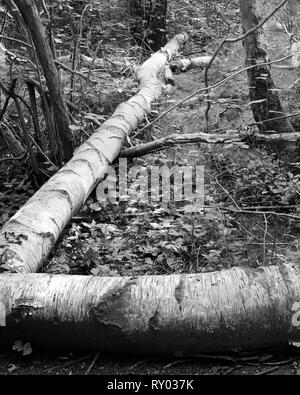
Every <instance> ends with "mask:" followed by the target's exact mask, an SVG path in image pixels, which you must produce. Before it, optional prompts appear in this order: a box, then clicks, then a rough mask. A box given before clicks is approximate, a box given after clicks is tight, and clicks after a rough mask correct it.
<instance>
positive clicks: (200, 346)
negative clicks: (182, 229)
mask: <svg viewBox="0 0 300 395" xmlns="http://www.w3.org/2000/svg"><path fill="white" fill-rule="evenodd" d="M299 275H300V267H299V264H298V263H297V264H293V263H289V264H283V265H281V266H269V267H263V268H259V269H253V268H232V269H229V270H224V271H220V272H214V273H205V274H192V275H185V274H182V275H170V276H141V277H132V278H128V277H127V278H126V277H109V278H105V277H93V276H77V275H74V276H68V275H55V276H53V275H48V274H26V273H25V274H22V273H17V274H10V273H6V274H2V275H0V289H1V293H0V346H1V347H3V346H11V345H12V344H13V342H14V341H15V340H22V341H23V342H24V343H25V342H30V343H31V345H32V346H33V348H36V347H51V349H53V348H56V349H58V348H63V349H68V350H72V351H74V350H78V349H81V350H85V351H86V350H88V349H91V350H95V351H96V350H97V351H98V350H99V351H109V352H126V353H135V354H137V353H139V354H142V353H143V354H150V355H151V354H152V355H155V354H173V355H174V354H175V355H182V354H197V353H205V352H210V353H212V352H229V351H240V350H244V351H245V350H251V349H260V348H266V347H275V346H276V347H277V346H280V347H281V346H287V345H288V344H289V342H290V343H293V342H297V341H298V339H299V334H300V332H299V328H300V321H299V319H298V318H299V315H300V314H299V310H300V303H299V301H300V282H299Z"/></svg>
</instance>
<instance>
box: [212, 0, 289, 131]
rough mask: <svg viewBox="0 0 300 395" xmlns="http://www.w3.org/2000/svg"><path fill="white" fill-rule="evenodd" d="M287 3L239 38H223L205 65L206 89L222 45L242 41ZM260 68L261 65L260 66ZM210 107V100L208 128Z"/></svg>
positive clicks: (279, 6) (285, 0) (282, 4)
mask: <svg viewBox="0 0 300 395" xmlns="http://www.w3.org/2000/svg"><path fill="white" fill-rule="evenodd" d="M287 2H288V0H284V1H282V2H281V3H280V4H279V5H278V6H277V7H276V8H274V10H273V11H272V12H271V13H270V14H269V15H267V16H266V18H264V19H263V20H262V21H261V22H260V23H259V24H258V25H256V26H255V27H253V28H252V29H250V30H248V31H247V32H246V33H244V34H242V35H241V36H239V37H233V38H225V39H224V40H223V41H222V42H221V43H220V44H219V46H218V48H217V49H216V51H215V52H214V54H213V55H212V57H211V60H210V61H209V63H208V64H207V66H206V67H205V72H204V83H205V86H206V88H208V72H209V69H210V67H211V65H212V64H213V62H214V60H215V59H216V57H217V55H218V54H219V52H220V51H221V49H222V48H223V45H224V44H226V43H236V42H238V41H242V40H244V39H245V38H246V37H248V36H249V35H250V34H253V33H254V32H256V31H257V30H258V29H260V28H261V27H262V26H263V25H264V24H265V23H266V22H267V21H268V20H269V19H270V18H271V17H272V16H273V15H274V14H275V13H276V12H277V11H278V10H279V9H280V8H282V7H283V6H284V5H285V4H286V3H287ZM260 66H262V65H260ZM208 93H209V90H207V91H206V94H208ZM210 107H211V103H210V100H208V101H207V109H206V112H205V118H206V124H207V127H208V114H209V110H210Z"/></svg>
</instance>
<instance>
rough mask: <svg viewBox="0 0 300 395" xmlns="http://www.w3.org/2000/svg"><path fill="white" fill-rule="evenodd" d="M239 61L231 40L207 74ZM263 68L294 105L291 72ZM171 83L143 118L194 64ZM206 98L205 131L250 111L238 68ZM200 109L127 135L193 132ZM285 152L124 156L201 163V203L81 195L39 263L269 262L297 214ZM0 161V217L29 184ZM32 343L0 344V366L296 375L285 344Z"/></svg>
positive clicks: (195, 75)
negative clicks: (173, 347)
mask: <svg viewBox="0 0 300 395" xmlns="http://www.w3.org/2000/svg"><path fill="white" fill-rule="evenodd" d="M243 64H244V59H243V53H242V51H241V50H240V47H238V48H237V49H236V51H235V52H231V53H230V56H228V57H226V56H225V55H224V54H223V55H222V59H221V61H220V62H219V63H218V65H217V66H214V67H213V69H212V71H211V79H210V81H211V82H217V81H219V80H221V79H223V78H225V77H227V76H228V75H229V74H230V73H232V72H233V71H236V70H237V69H238V68H239V67H243ZM221 65H222V66H221ZM273 77H274V80H275V82H276V85H277V87H280V88H281V89H282V91H281V97H282V100H283V103H284V105H285V109H286V111H287V112H292V111H295V110H296V109H297V108H298V102H297V86H296V87H293V89H292V90H291V89H289V87H290V86H291V85H292V83H293V82H294V81H295V80H296V79H297V73H296V72H295V71H289V72H288V73H287V72H286V70H282V69H278V68H274V71H273ZM126 81H127V82H128V86H130V88H129V94H128V92H127V94H128V96H130V95H131V94H133V92H134V89H135V86H134V85H133V84H132V83H131V82H130V80H129V79H128V80H126ZM126 81H125V85H126ZM175 82H176V85H175V87H174V89H173V91H172V92H169V94H168V95H166V96H164V97H163V98H161V99H160V100H159V102H158V103H157V104H155V105H154V107H153V112H152V113H151V115H150V117H149V121H150V122H151V121H152V120H153V119H155V117H156V116H157V115H158V114H160V113H161V112H163V111H165V110H166V109H168V108H169V107H170V106H171V105H173V104H174V103H177V102H179V101H180V100H182V99H184V98H185V97H186V96H188V95H189V94H191V93H193V92H195V91H196V90H197V89H199V88H201V87H203V70H191V71H188V72H187V73H182V74H179V75H175ZM115 83H116V84H117V83H118V82H115ZM123 84H124V80H123ZM299 85H300V84H299ZM117 86H118V85H116V87H115V88H117ZM130 89H132V92H131V91H130ZM298 92H299V91H298ZM211 99H212V100H213V105H212V110H211V112H210V119H211V130H215V129H222V130H223V131H226V130H233V129H234V130H237V129H239V128H243V127H244V126H245V125H248V124H250V123H251V122H253V118H252V114H251V109H250V106H249V98H248V87H247V78H246V75H245V73H242V74H239V75H238V76H237V77H235V78H234V79H233V80H231V81H229V82H227V83H226V84H224V85H221V86H220V87H219V88H218V89H217V90H215V91H214V93H213V95H211ZM115 100H116V104H118V102H121V101H122V100H124V97H123V96H122V97H121V95H119V96H118V95H117V94H116V99H115ZM114 104H115V103H114ZM205 110H206V101H204V100H203V98H202V99H201V98H198V99H196V100H193V101H192V102H189V103H185V104H182V105H181V106H179V107H178V108H176V109H175V110H173V111H172V112H171V113H169V114H168V115H166V116H165V117H163V118H162V119H161V120H160V121H158V122H156V123H154V124H153V126H151V127H150V128H148V129H146V130H145V131H144V132H143V133H142V134H141V135H138V136H137V138H135V139H133V140H132V143H134V144H138V143H140V142H144V141H151V140H152V139H156V138H160V137H164V136H167V135H169V134H173V133H196V132H199V131H200V130H201V131H205V127H204V125H205ZM105 115H106V116H108V115H109V114H105ZM186 158H188V161H187V160H186ZM290 161H291V157H290V156H289V157H288V159H285V156H284V155H281V156H278V155H277V154H274V153H273V154H271V153H270V152H268V151H267V150H266V149H265V148H264V147H255V148H252V147H245V146H231V147H215V146H207V145H204V144H203V145H200V144H196V145H192V146H191V145H189V146H184V147H174V148H170V149H168V150H166V151H163V152H160V153H157V154H151V155H148V156H146V157H144V158H141V159H136V160H135V161H134V162H133V164H136V165H142V166H151V165H163V164H167V165H170V166H171V165H172V166H173V165H179V166H180V165H182V166H183V165H193V166H195V165H203V166H205V200H206V204H208V205H209V206H211V207H213V208H212V209H209V210H207V211H205V212H202V213H200V214H196V215H191V214H190V213H189V212H188V210H186V207H188V206H189V203H190V202H184V204H182V203H180V204H173V203H172V204H167V205H164V206H161V205H160V204H153V203H151V202H149V203H147V204H142V205H141V204H140V203H139V202H138V201H134V202H129V203H126V204H124V205H122V206H117V205H114V204H108V205H107V206H104V207H103V206H100V205H99V203H98V202H97V196H96V195H95V194H93V195H92V196H91V197H90V198H89V200H88V201H87V203H86V204H85V206H84V207H83V208H82V210H81V211H80V212H79V213H78V214H77V215H76V217H75V218H73V219H72V221H71V223H70V225H69V226H68V227H67V228H66V229H65V231H64V232H63V234H62V236H61V239H60V241H59V243H58V244H57V246H56V247H55V249H54V250H53V252H52V254H51V256H50V257H49V260H48V261H47V262H46V263H45V265H44V267H43V272H47V273H56V274H57V273H65V274H92V275H99V276H132V275H149V274H171V273H183V272H184V273H201V272H207V271H214V270H223V269H228V268H230V267H232V266H236V265H248V266H253V267H258V266H262V265H268V264H274V263H275V264H276V263H277V262H279V261H280V260H281V259H282V256H283V255H284V254H285V251H286V250H292V249H294V250H295V251H296V250H298V238H299V229H300V226H299V221H298V222H297V221H292V220H290V219H287V217H285V214H286V213H289V214H293V215H297V214H298V215H299V213H300V210H299V205H298V201H299V198H298V195H299V186H298V178H297V177H298V173H299V171H298V168H299V166H298V164H297V163H296V164H295V165H294V167H291V165H290V163H289V162H290ZM295 166H296V167H295ZM297 166H298V167H297ZM4 167H5V169H6V170H7V169H8V168H7V165H6V164H5V163H2V164H1V163H0V177H1V180H2V185H3V188H2V190H1V192H0V225H1V224H4V222H6V220H7V219H8V218H9V217H10V216H11V215H12V214H13V212H14V211H15V210H16V209H17V208H18V206H20V205H22V204H23V203H25V202H26V200H27V199H28V196H30V194H32V193H33V189H32V187H31V185H30V181H28V182H27V181H26V178H25V177H24V173H22V171H21V170H20V169H17V168H16V166H12V167H9V172H7V171H5V172H4ZM1 170H2V171H1ZM23 170H24V169H23ZM24 180H25V181H24ZM295 185H297V188H298V189H297V190H296V192H295ZM236 206H238V207H240V208H242V209H243V208H244V209H245V210H246V208H247V207H249V206H251V207H255V206H259V207H261V206H262V207H268V206H276V207H277V206H279V207H280V210H279V215H278V216H274V215H269V214H268V215H266V214H265V215H253V214H249V213H246V214H245V213H229V214H228V213H227V214H224V213H223V212H222V208H224V207H227V208H228V207H229V208H232V209H234V208H235V207H236ZM254 211H255V210H254ZM266 211H267V210H266ZM16 340H18V339H16ZM24 340H25V339H24ZM32 346H33V352H32V353H31V354H30V355H27V356H22V355H21V354H20V353H18V352H17V351H7V350H6V351H5V350H3V352H1V353H0V374H4V375H21V374H25V375H27V374H29V375H31V374H34V375H41V374H50V375H59V374H61V375H69V374H70V375H71V374H85V373H87V374H92V375H93V374H100V375H102V374H146V375H151V374H172V375H182V374H195V375H211V374H217V375H234V374H242V375H247V374H258V375H262V374H271V375H274V374H286V375H289V374H300V353H299V352H297V350H289V352H287V351H272V350H268V351H267V352H261V353H259V352H257V353H250V354H242V355H241V354H240V355H222V356H221V355H218V356H216V355H215V356H210V357H209V356H186V357H183V358H182V359H179V358H178V357H168V358H166V357H164V358H158V357H153V358H152V357H149V358H146V357H141V356H130V357H129V356H122V355H107V354H105V355H104V354H103V355H102V354H99V355H98V354H88V353H85V354H78V353H68V354H67V353H62V352H57V353H55V352H52V353H41V351H38V350H35V349H34V345H32ZM95 357H97V359H96V361H95Z"/></svg>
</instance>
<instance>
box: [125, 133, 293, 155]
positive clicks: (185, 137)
mask: <svg viewBox="0 0 300 395" xmlns="http://www.w3.org/2000/svg"><path fill="white" fill-rule="evenodd" d="M299 139H300V133H296V132H295V133H277V132H270V131H269V132H268V134H262V133H258V134H253V135H252V134H249V135H247V134H245V135H244V136H241V135H240V133H239V132H238V131H237V130H231V131H230V132H229V133H211V134H209V133H189V134H172V135H170V136H167V137H164V138H161V139H158V140H155V141H150V142H149V143H145V144H140V145H138V146H136V147H130V148H127V149H124V150H123V151H122V152H121V156H122V157H124V158H137V157H139V156H143V155H147V154H150V153H153V152H157V151H162V150H164V149H168V148H171V147H174V146H177V145H180V144H196V143H206V144H241V143H246V142H247V141H252V142H258V143H264V144H283V143H284V144H287V143H296V142H297V141H299Z"/></svg>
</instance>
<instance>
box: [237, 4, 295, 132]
mask: <svg viewBox="0 0 300 395" xmlns="http://www.w3.org/2000/svg"><path fill="white" fill-rule="evenodd" d="M258 3H259V2H258V0H240V10H241V21H242V27H243V32H244V33H245V32H247V31H249V30H251V29H253V28H255V26H257V25H258V24H259V23H260V22H261V20H262V18H261V15H260V9H259V5H258ZM243 44H244V48H245V55H246V66H252V65H258V67H256V68H252V69H251V70H248V72H247V73H248V81H249V91H250V100H251V102H252V104H251V108H252V111H253V116H254V119H255V121H256V122H258V127H259V129H260V131H261V132H266V131H267V130H276V131H277V132H279V133H281V132H293V131H294V130H293V127H292V125H291V123H290V121H289V120H288V119H281V120H274V121H273V120H272V119H273V118H278V117H281V116H283V115H284V112H283V108H282V105H281V103H280V99H279V95H278V92H277V91H276V87H275V85H274V82H273V80H272V76H271V66H270V65H260V64H262V63H266V62H268V61H269V59H268V56H267V53H266V49H265V48H266V45H265V36H264V32H263V28H260V29H258V30H256V31H255V32H254V33H252V34H250V35H248V36H247V37H246V38H245V39H244V41H243ZM266 121H267V122H266Z"/></svg>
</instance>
